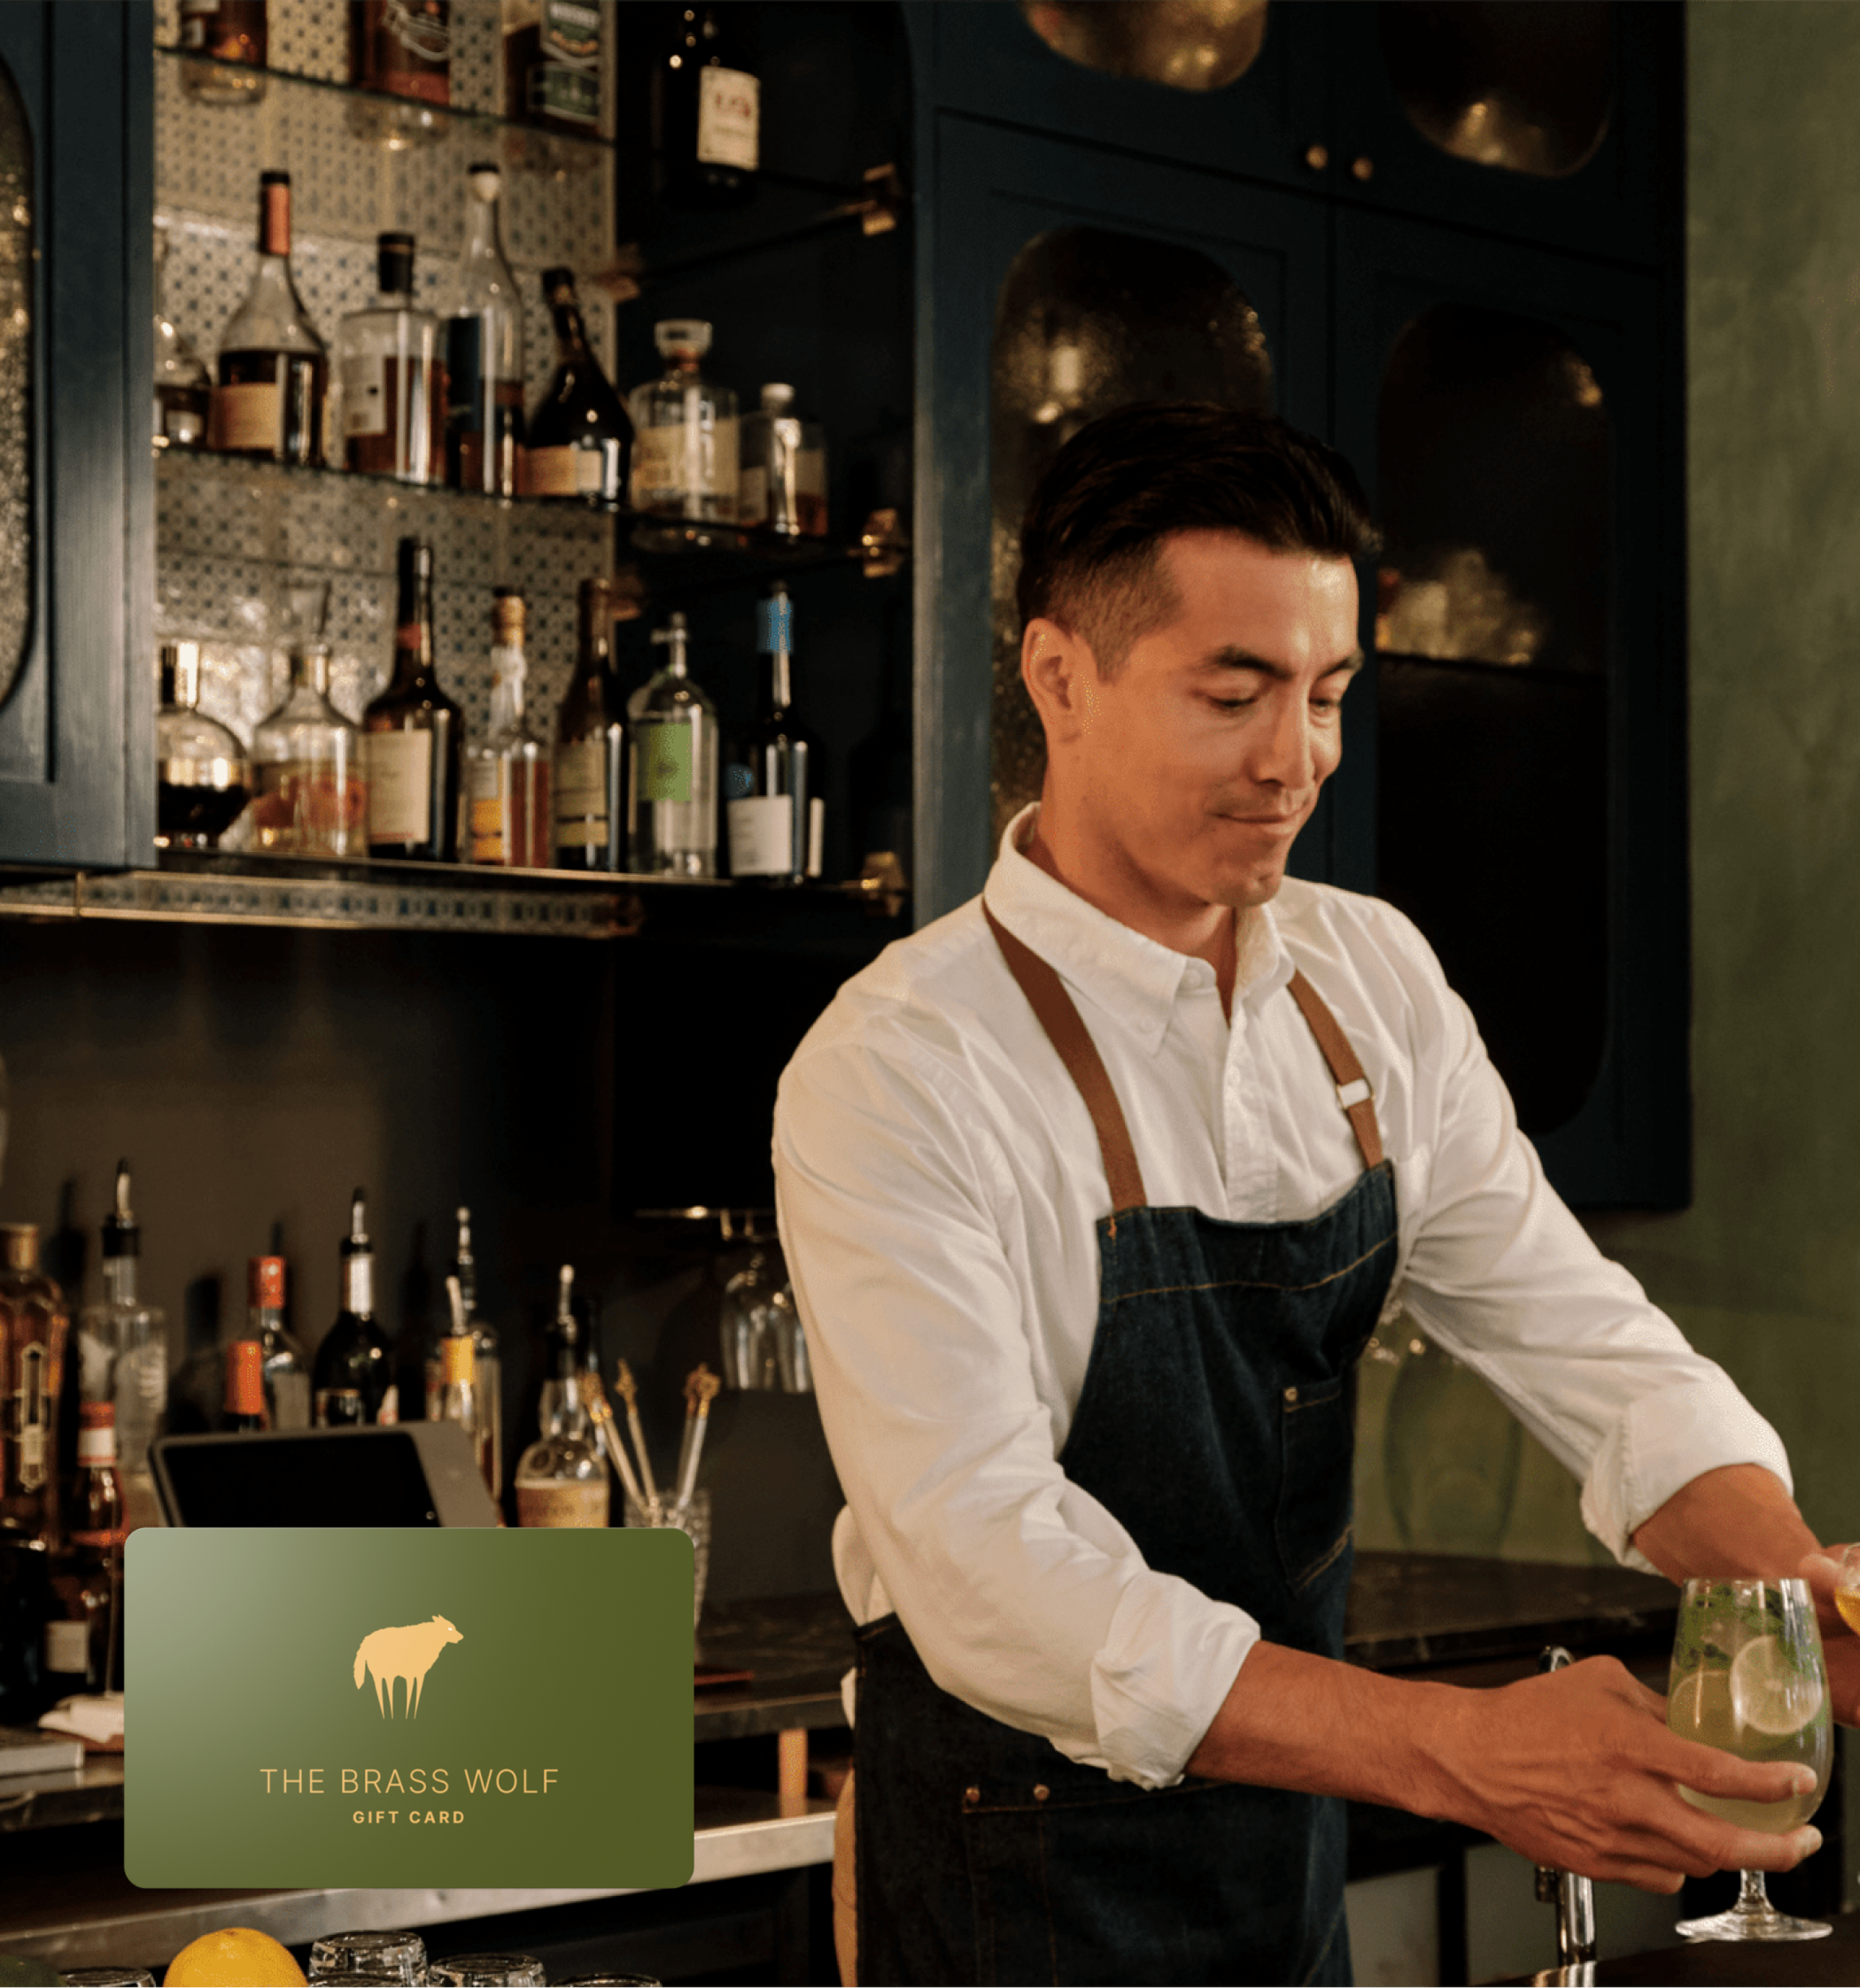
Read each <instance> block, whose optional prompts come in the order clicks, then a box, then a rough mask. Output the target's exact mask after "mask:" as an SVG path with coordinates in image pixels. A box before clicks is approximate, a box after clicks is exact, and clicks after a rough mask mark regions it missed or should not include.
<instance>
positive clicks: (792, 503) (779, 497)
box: [736, 381, 826, 538]
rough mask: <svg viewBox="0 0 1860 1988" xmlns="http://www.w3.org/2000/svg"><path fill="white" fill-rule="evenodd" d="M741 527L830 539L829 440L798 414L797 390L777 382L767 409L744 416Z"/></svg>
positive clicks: (765, 395) (766, 396) (767, 396)
mask: <svg viewBox="0 0 1860 1988" xmlns="http://www.w3.org/2000/svg"><path fill="white" fill-rule="evenodd" d="M742 432H743V453H742V472H741V475H740V478H739V481H738V484H737V498H736V522H738V523H739V524H744V525H762V526H764V527H766V528H767V529H768V530H771V531H779V532H780V533H782V534H783V536H784V537H786V538H825V536H826V437H825V430H824V429H822V428H821V426H820V423H819V422H809V421H802V419H801V418H800V417H799V416H798V415H797V414H795V413H794V388H793V387H791V386H785V385H783V384H782V383H780V382H779V381H771V383H769V384H768V385H767V386H765V387H763V390H762V406H760V407H759V408H758V409H757V410H756V413H754V414H745V415H744V416H743V429H742Z"/></svg>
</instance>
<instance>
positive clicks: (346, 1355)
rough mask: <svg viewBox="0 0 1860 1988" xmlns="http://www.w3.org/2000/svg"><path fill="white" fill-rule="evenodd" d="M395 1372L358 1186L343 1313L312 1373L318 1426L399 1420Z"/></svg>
mask: <svg viewBox="0 0 1860 1988" xmlns="http://www.w3.org/2000/svg"><path fill="white" fill-rule="evenodd" d="M389 1374H390V1365H389V1359H388V1346H387V1341H386V1340H385V1339H384V1337H383V1336H382V1332H381V1327H379V1326H377V1325H376V1323H375V1248H374V1245H373V1244H372V1243H371V1242H369V1241H368V1196H367V1195H365V1194H364V1193H363V1191H362V1190H361V1188H360V1187H358V1188H356V1190H355V1194H354V1197H353V1200H352V1201H351V1202H350V1203H349V1233H348V1234H346V1235H345V1236H344V1238H343V1239H342V1310H341V1311H338V1312H337V1315H336V1323H335V1324H334V1325H333V1326H331V1327H329V1331H328V1332H326V1333H325V1334H323V1342H322V1345H321V1346H319V1347H318V1348H317V1350H316V1365H315V1367H314V1370H313V1373H312V1387H313V1389H314V1393H313V1396H312V1412H314V1415H315V1418H316V1426H317V1427H319V1428H340V1427H348V1426H352V1425H354V1424H358V1423H364V1422H398V1421H399V1419H400V1413H399V1396H398V1395H397V1394H396V1391H395V1389H394V1385H393V1382H392V1381H391V1379H390V1377H389Z"/></svg>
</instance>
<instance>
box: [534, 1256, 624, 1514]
mask: <svg viewBox="0 0 1860 1988" xmlns="http://www.w3.org/2000/svg"><path fill="white" fill-rule="evenodd" d="M574 1279H575V1272H574V1270H573V1269H572V1268H571V1267H570V1265H567V1264H564V1265H562V1279H561V1283H560V1285H559V1287H558V1294H557V1297H556V1305H555V1323H554V1326H553V1327H551V1328H550V1332H549V1335H548V1364H549V1372H548V1375H547V1377H546V1379H545V1380H544V1381H543V1385H542V1399H541V1402H540V1404H539V1411H538V1420H539V1423H540V1425H541V1434H540V1435H539V1436H538V1437H537V1439H536V1441H535V1442H534V1443H531V1445H530V1447H529V1448H528V1449H527V1450H524V1451H523V1455H522V1456H521V1457H520V1458H518V1459H517V1465H516V1522H517V1524H518V1525H520V1526H604V1525H606V1523H607V1522H608V1477H607V1459H606V1458H605V1457H603V1456H602V1455H601V1451H600V1450H599V1449H598V1448H597V1447H596V1445H595V1443H594V1442H593V1438H592V1436H591V1435H590V1433H589V1427H588V1417H587V1410H586V1409H585V1407H584V1406H583V1404H582V1400H581V1379H580V1365H579V1350H580V1328H579V1327H578V1326H577V1324H576V1320H575V1312H574V1307H573V1304H572V1302H571V1294H572V1291H573V1288H574Z"/></svg>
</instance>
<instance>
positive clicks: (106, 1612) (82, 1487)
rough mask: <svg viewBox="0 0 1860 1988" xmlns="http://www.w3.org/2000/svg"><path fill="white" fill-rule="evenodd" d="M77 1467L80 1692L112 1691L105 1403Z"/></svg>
mask: <svg viewBox="0 0 1860 1988" xmlns="http://www.w3.org/2000/svg"><path fill="white" fill-rule="evenodd" d="M77 1464H78V1467H77V1478H76V1481H74V1484H73V1486H72V1495H71V1528H70V1540H71V1549H72V1558H73V1561H74V1566H73V1569H72V1571H73V1572H74V1574H76V1575H77V1577H78V1583H79V1586H78V1593H77V1601H78V1605H79V1606H81V1608H82V1609H83V1611H84V1616H83V1622H82V1627H83V1629H84V1641H85V1645H86V1647H85V1651H84V1689H85V1690H87V1691H113V1690H116V1689H117V1688H118V1686H119V1685H120V1683H121V1682H122V1580H123V1542H124V1541H125V1540H126V1539H128V1536H129V1528H128V1514H127V1512H126V1510H125V1507H124V1504H123V1490H122V1479H121V1476H120V1473H119V1472H118V1470H117V1467H116V1411H115V1409H113V1408H112V1406H111V1405H110V1404H109V1403H108V1402H106V1401H86V1402H81V1403H79V1404H78V1438H77ZM67 1978H68V1977H67Z"/></svg>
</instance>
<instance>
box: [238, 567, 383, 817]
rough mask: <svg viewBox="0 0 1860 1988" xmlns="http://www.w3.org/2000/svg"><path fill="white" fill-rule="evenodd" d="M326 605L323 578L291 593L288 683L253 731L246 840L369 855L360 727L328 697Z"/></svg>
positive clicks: (326, 583) (288, 623)
mask: <svg viewBox="0 0 1860 1988" xmlns="http://www.w3.org/2000/svg"><path fill="white" fill-rule="evenodd" d="M328 611H329V582H328V581H327V580H323V581H319V582H317V583H315V584H313V585H309V586H303V587H293V588H292V589H291V593H290V604H289V607H288V609H287V612H286V616H285V626H286V632H287V635H288V637H289V639H290V642H291V688H290V690H289V692H287V693H286V695H285V698H284V701H283V703H282V704H280V705H279V706H278V708H277V709H276V710H275V711H274V712H272V713H271V714H270V716H268V717H267V718H265V719H264V720H263V721H262V722H261V723H260V725H259V727H258V729H257V730H256V731H254V732H253V733H252V774H253V777H254V779H255V781H256V783H257V787H258V793H257V797H256V798H255V799H254V801H252V839H253V841H254V843H255V845H256V846H257V847H259V848H260V849H263V850H267V851H268V852H270V853H271V854H272V855H300V856H313V855H314V856H362V855H367V854H368V785H367V783H366V781H365V780H364V779H363V777H362V771H361V731H360V727H359V726H357V725H354V724H352V723H350V721H349V720H348V719H347V718H345V717H344V716H343V715H342V713H341V712H340V711H338V710H337V708H336V707H335V706H334V705H333V704H332V703H330V701H329V644H328V643H327V642H325V641H324V640H323V638H322V631H323V623H324V618H325V616H326V615H327V613H328Z"/></svg>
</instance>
